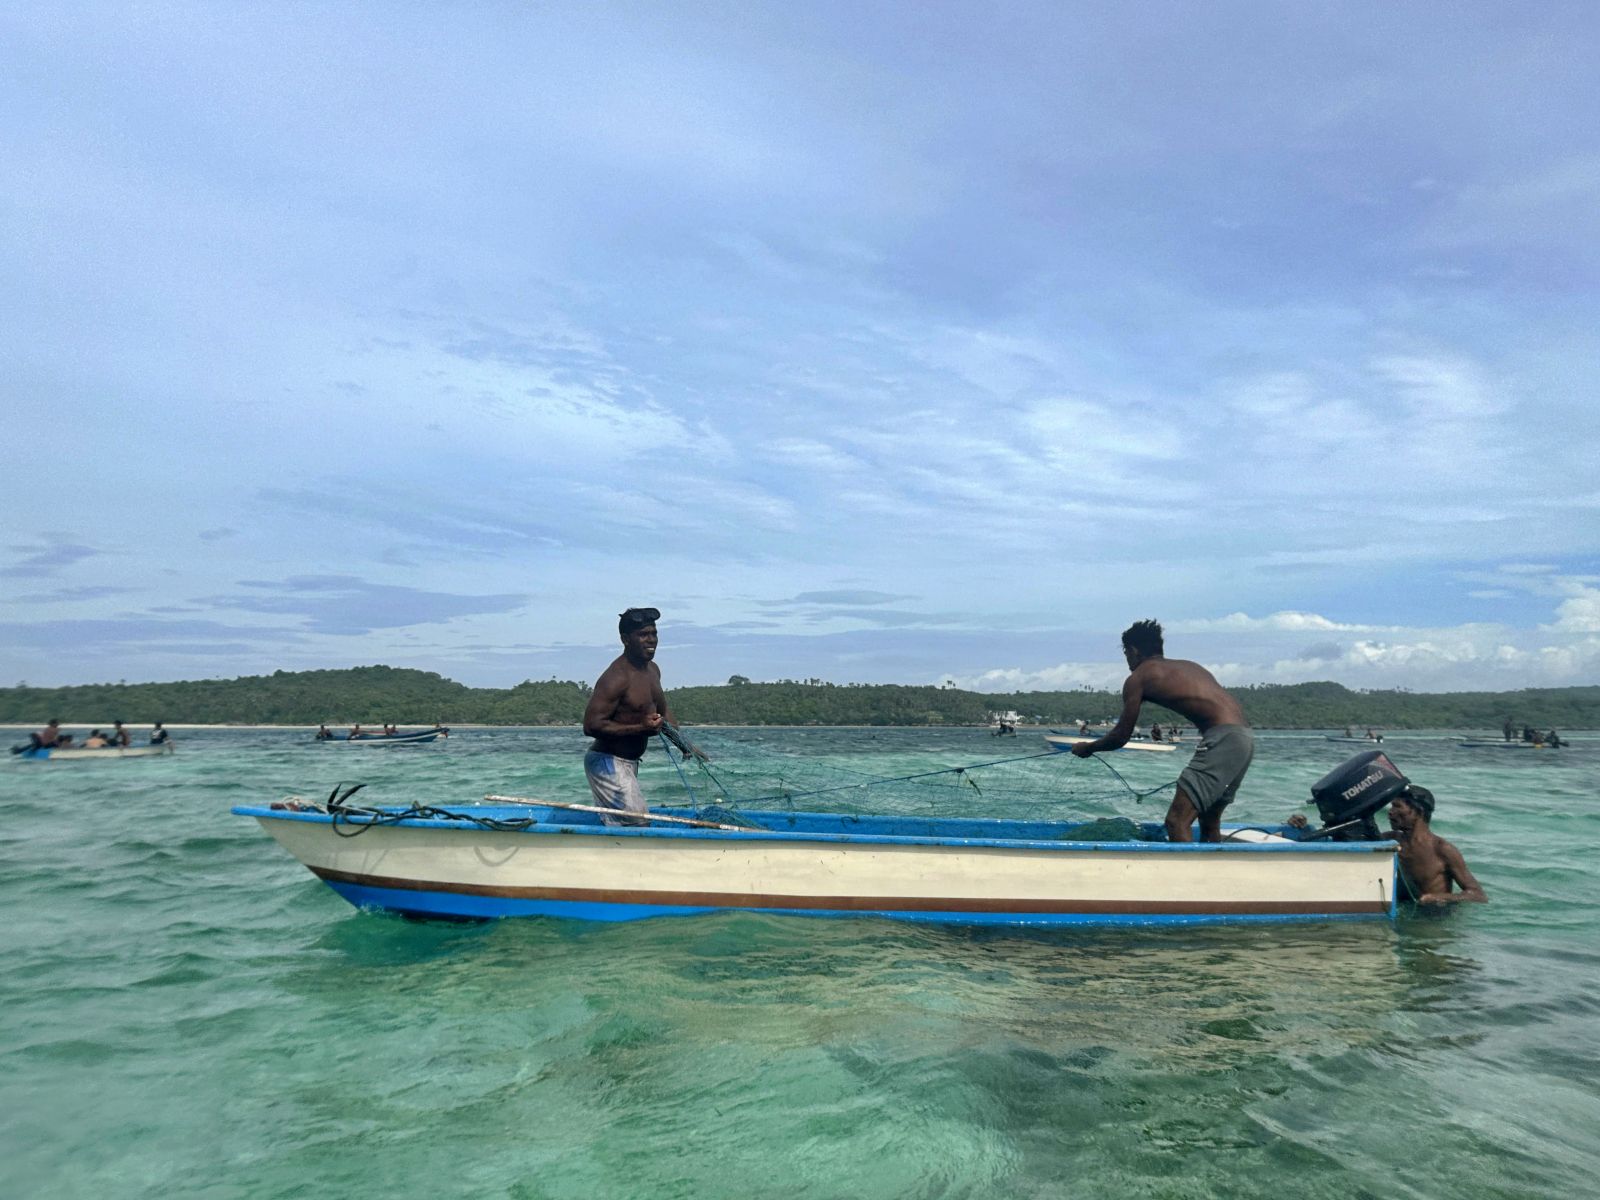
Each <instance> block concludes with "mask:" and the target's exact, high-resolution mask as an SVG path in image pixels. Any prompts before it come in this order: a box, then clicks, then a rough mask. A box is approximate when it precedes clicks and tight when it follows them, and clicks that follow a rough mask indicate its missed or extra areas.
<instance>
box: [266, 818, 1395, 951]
mask: <svg viewBox="0 0 1600 1200" xmlns="http://www.w3.org/2000/svg"><path fill="white" fill-rule="evenodd" d="M234 811H235V812H238V813H240V814H242V815H248V816H253V817H255V818H256V819H257V820H259V821H260V823H261V825H262V827H263V828H265V829H266V830H267V832H269V833H270V834H271V835H272V836H273V838H275V839H276V840H277V841H278V843H279V844H280V845H282V846H283V847H284V848H285V849H286V850H288V851H289V853H291V854H293V855H294V856H295V857H296V858H297V859H299V860H300V861H301V862H302V863H304V864H305V865H306V866H307V867H308V868H310V870H311V871H312V872H313V873H314V874H316V875H317V876H318V877H319V878H321V879H323V880H324V881H325V882H327V883H328V884H329V885H330V886H332V887H333V888H334V889H335V890H336V891H338V892H339V893H340V894H341V895H343V896H345V898H346V899H348V900H350V901H351V902H352V903H353V904H356V905H358V906H360V907H377V908H386V909H392V910H397V911H401V912H408V913H417V914H423V915H435V916H451V917H500V916H519V915H551V916H571V917H581V918H587V919H596V920H612V921H615V920H631V919H635V918H638V917H647V916H664V915H687V914H693V913H704V912H712V911H717V910H724V909H745V910H758V911H764V912H779V913H791V914H797V915H809V916H852V915H854V916H859V915H879V916H888V917H897V918H902V919H906V920H917V921H936V922H944V923H957V924H1006V925H1058V924H1084V923H1093V924H1130V923H1131V924H1148V923H1173V922H1178V923H1199V922H1217V921H1239V920H1269V921H1270V920H1279V921H1281V920H1326V919H1333V918H1352V917H1370V918H1382V917H1387V916H1391V915H1392V914H1393V911H1394V899H1395V891H1394V886H1395V885H1394V879H1395V854H1394V850H1393V847H1392V845H1389V844H1367V845H1351V844H1335V843H1327V842H1319V843H1311V844H1301V843H1296V842H1275V843H1269V844H1223V845H1203V844H1170V843H1144V842H1114V843H1104V842H1102V843H1092V842H1077V843H1073V842H1062V841H1036V840H1028V839H1017V838H972V837H963V838H951V837H915V836H886V835H877V834H870V833H869V834H851V833H843V834H839V833H835V834H827V833H818V832H793V833H790V832H781V831H765V830H763V831H758V832H749V833H746V832H740V833H724V832H711V831H706V830H701V829H692V830H685V829H676V828H662V827H641V828H620V827H607V826H601V825H597V824H596V825H563V824H558V823H555V821H554V820H549V821H542V822H541V824H538V825H534V826H532V827H531V828H529V829H527V830H523V831H495V830H485V829H480V828H474V827H462V826H461V825H459V824H456V823H453V822H447V821H416V820H407V821H404V822H402V823H400V824H388V825H384V824H375V825H372V826H371V827H370V828H366V829H363V830H361V832H360V833H359V834H358V835H357V836H355V837H349V836H340V834H339V833H336V832H335V831H334V828H333V826H332V824H331V823H330V821H329V819H328V818H327V817H326V816H324V815H322V814H317V813H280V812H277V811H273V810H267V809H261V808H239V809H235V810H234ZM462 811H466V812H495V813H498V814H500V815H502V816H504V815H506V814H507V812H508V811H515V812H518V813H519V815H523V816H526V815H528V813H529V811H530V810H526V809H524V810H504V809H501V810H489V809H466V810H462ZM531 811H537V810H531ZM794 817H797V818H807V819H809V818H810V817H811V815H810V814H794ZM831 820H833V821H834V822H835V823H837V824H839V826H840V827H853V828H863V827H866V828H870V827H871V823H872V822H874V821H879V822H890V821H892V820H893V819H890V818H843V819H842V820H841V819H840V818H831ZM852 821H853V822H854V825H847V824H846V823H848V822H852ZM802 823H803V822H802ZM904 824H905V822H903V821H902V822H900V825H902V826H903V825H904ZM1019 824H1020V823H1018V822H989V821H965V822H949V821H947V822H942V823H941V827H943V828H949V827H952V826H957V825H960V826H972V827H974V828H977V827H992V826H999V825H1006V826H1009V827H1016V826H1018V825H1019ZM357 827H358V826H357V825H351V824H343V829H342V832H343V833H345V834H348V833H350V832H352V831H354V830H355V829H356V828H357Z"/></svg>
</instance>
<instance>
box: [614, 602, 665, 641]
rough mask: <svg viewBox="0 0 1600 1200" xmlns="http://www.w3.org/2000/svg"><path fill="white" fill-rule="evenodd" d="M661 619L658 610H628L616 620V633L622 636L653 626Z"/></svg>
mask: <svg viewBox="0 0 1600 1200" xmlns="http://www.w3.org/2000/svg"><path fill="white" fill-rule="evenodd" d="M660 617H661V610H660V609H659V608H630V609H628V611H627V612H625V613H623V614H622V615H621V616H620V617H618V618H617V632H618V633H620V634H623V635H627V634H630V633H634V632H637V631H638V630H640V629H643V628H644V627H645V626H646V625H654V624H655V623H656V621H657V620H659V619H660Z"/></svg>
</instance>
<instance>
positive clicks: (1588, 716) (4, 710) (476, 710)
mask: <svg viewBox="0 0 1600 1200" xmlns="http://www.w3.org/2000/svg"><path fill="white" fill-rule="evenodd" d="M1230 690H1231V691H1232V692H1233V693H1234V694H1235V695H1236V696H1238V697H1239V699H1240V701H1241V702H1242V703H1243V704H1244V709H1245V712H1246V713H1247V714H1248V715H1249V717H1250V722H1251V724H1253V725H1254V726H1255V727H1256V728H1258V729H1336V728H1340V727H1342V726H1344V725H1353V726H1359V727H1361V729H1363V730H1364V729H1365V728H1367V727H1368V726H1372V727H1374V728H1383V729H1498V728H1499V727H1500V725H1501V723H1502V722H1503V721H1504V720H1505V719H1506V718H1507V717H1510V718H1512V719H1513V720H1514V721H1516V722H1517V724H1518V725H1521V724H1523V723H1528V724H1532V725H1535V726H1538V727H1539V728H1540V729H1549V728H1555V729H1560V730H1570V729H1592V728H1596V727H1600V687H1571V688H1527V689H1524V690H1521V691H1514V692H1439V693H1419V692H1408V691H1353V690H1351V689H1349V688H1346V687H1344V686H1343V685H1341V684H1337V683H1296V684H1258V685H1256V686H1253V687H1243V688H1238V687H1236V688H1232V689H1230ZM669 695H670V697H671V701H672V707H673V710H674V712H675V714H676V715H677V717H678V718H679V720H681V721H683V722H685V723H687V724H699V725H986V724H988V723H989V720H990V714H992V713H996V712H1004V711H1006V710H1013V711H1015V712H1017V713H1020V714H1021V715H1022V717H1023V719H1024V720H1025V721H1030V722H1033V723H1036V724H1040V725H1056V726H1062V725H1067V724H1069V723H1073V722H1076V721H1078V720H1088V721H1101V720H1103V719H1105V718H1108V717H1112V716H1114V715H1115V714H1116V713H1117V712H1118V710H1119V708H1120V706H1121V704H1120V698H1119V697H1118V696H1117V695H1115V694H1113V693H1111V692H1104V691H1093V690H1089V689H1081V690H1077V691H1068V692H1004V693H994V692H968V691H963V690H961V689H960V688H955V687H931V686H929V687H915V686H904V685H899V684H854V683H847V684H835V683H827V682H824V681H823V680H820V679H807V680H792V679H782V680H778V681H777V682H775V683H757V682H754V681H752V680H749V679H746V678H744V677H743V676H740V675H735V676H733V677H732V678H731V679H729V681H728V682H727V683H725V684H720V685H717V686H714V687H685V688H675V689H673V690H672V691H671V692H670V693H669ZM588 698H589V685H588V684H586V683H581V682H577V681H572V680H557V679H550V680H544V681H539V680H528V681H526V682H524V683H519V684H518V685H517V686H516V687H511V688H473V687H467V686H466V685H465V684H461V683H457V682H455V681H454V680H452V679H446V678H445V677H444V676H442V675H437V674H434V673H433V672H429V671H413V670H409V669H405V668H398V667H382V666H378V667H353V668H350V669H348V670H337V671H275V672H274V673H273V674H271V675H253V676H247V677H245V678H241V679H200V680H185V681H183V682H177V683H114V684H113V683H91V684H81V685H77V686H73V687H59V688H36V687H29V686H27V685H26V684H19V685H18V686H16V687H9V688H0V722H5V723H7V724H36V723H37V724H41V725H42V724H43V723H44V722H45V721H47V720H49V719H50V718H51V717H59V718H60V719H61V720H62V721H64V722H66V723H68V724H92V723H95V722H102V723H103V722H107V721H111V720H121V721H126V722H129V723H130V724H143V723H149V722H152V721H164V722H166V723H168V724H194V725H213V724H214V725H317V724H320V723H323V722H326V723H328V724H330V725H345V724H349V723H351V722H354V721H360V722H362V723H363V724H374V723H380V722H386V721H387V722H393V723H396V724H402V725H405V724H412V725H416V724H426V725H432V724H434V723H435V722H439V723H441V724H444V725H576V724H578V723H579V722H581V721H582V719H583V708H584V705H585V704H586V703H587V702H588ZM1143 719H1144V720H1145V721H1146V722H1148V721H1151V720H1157V721H1162V722H1166V721H1169V720H1171V719H1172V717H1171V714H1169V713H1168V712H1167V711H1166V710H1165V709H1161V708H1158V707H1156V706H1154V705H1150V706H1147V708H1146V711H1145V713H1144V714H1143Z"/></svg>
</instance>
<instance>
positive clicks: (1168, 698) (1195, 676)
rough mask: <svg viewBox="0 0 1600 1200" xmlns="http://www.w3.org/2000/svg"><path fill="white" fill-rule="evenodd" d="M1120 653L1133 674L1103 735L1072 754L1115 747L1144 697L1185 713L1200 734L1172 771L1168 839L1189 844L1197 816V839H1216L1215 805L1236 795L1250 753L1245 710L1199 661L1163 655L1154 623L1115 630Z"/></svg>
mask: <svg viewBox="0 0 1600 1200" xmlns="http://www.w3.org/2000/svg"><path fill="white" fill-rule="evenodd" d="M1122 653H1123V656H1124V657H1125V658H1126V659H1127V660H1128V668H1129V670H1130V671H1131V672H1132V673H1131V674H1130V675H1129V676H1128V679H1127V682H1126V683H1124V684H1123V685H1122V716H1121V717H1120V718H1119V719H1118V721H1117V723H1116V726H1115V727H1114V728H1113V729H1112V730H1111V732H1110V733H1108V734H1106V735H1105V736H1103V737H1100V738H1097V739H1095V740H1094V741H1092V742H1079V743H1078V744H1077V745H1075V746H1073V747H1072V752H1073V753H1074V754H1076V755H1077V756H1078V757H1079V758H1088V757H1089V755H1091V754H1094V753H1096V752H1098V751H1100V750H1115V749H1117V748H1118V747H1120V746H1122V745H1123V744H1124V743H1126V742H1127V740H1128V738H1129V736H1130V735H1131V734H1132V733H1133V729H1134V726H1135V725H1137V724H1138V721H1139V706H1140V705H1142V704H1143V703H1144V702H1145V701H1147V700H1148V701H1150V702H1151V703H1152V704H1159V705H1161V706H1162V707H1163V708H1170V709H1171V710H1172V711H1173V712H1175V713H1178V714H1179V715H1180V716H1183V717H1187V718H1188V719H1189V720H1190V721H1191V722H1192V723H1193V724H1194V727H1195V729H1196V730H1198V731H1199V733H1200V748H1199V749H1198V750H1196V751H1195V752H1194V757H1193V758H1192V759H1190V760H1189V765H1188V766H1187V767H1185V768H1184V770H1183V774H1182V775H1180V776H1178V793H1177V795H1176V796H1174V797H1173V800H1172V807H1171V808H1169V809H1167V840H1168V841H1169V842H1189V841H1193V840H1194V835H1193V830H1192V826H1193V825H1194V821H1195V818H1196V817H1198V818H1199V819H1200V840H1201V841H1203V842H1220V841H1221V840H1222V810H1223V809H1225V808H1227V807H1228V805H1229V804H1231V803H1232V802H1233V798H1234V796H1235V795H1237V794H1238V792H1239V784H1240V782H1241V781H1242V780H1243V779H1244V773H1245V772H1246V771H1248V770H1249V769H1250V760H1251V759H1252V758H1254V757H1255V752H1256V745H1255V735H1254V734H1252V733H1251V732H1250V725H1249V723H1248V722H1247V721H1246V720H1245V719H1244V709H1242V708H1240V707H1239V702H1238V701H1237V700H1235V699H1234V698H1233V697H1232V696H1230V695H1228V693H1227V692H1226V691H1224V690H1223V687H1222V685H1221V684H1220V683H1218V682H1217V681H1216V679H1215V678H1214V677H1213V676H1212V674H1211V672H1210V671H1208V670H1206V669H1205V668H1204V667H1202V666H1201V665H1200V664H1199V663H1194V662H1189V661H1188V660H1186V659H1182V658H1166V657H1165V656H1164V655H1163V653H1162V641H1161V625H1160V623H1159V622H1157V621H1137V622H1135V623H1134V624H1132V625H1130V626H1128V628H1127V629H1126V630H1124V631H1123V634H1122Z"/></svg>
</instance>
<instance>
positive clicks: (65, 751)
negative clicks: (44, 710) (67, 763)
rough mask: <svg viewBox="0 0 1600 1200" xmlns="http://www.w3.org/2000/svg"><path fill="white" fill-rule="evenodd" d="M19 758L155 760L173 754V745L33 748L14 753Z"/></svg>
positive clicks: (39, 759)
mask: <svg viewBox="0 0 1600 1200" xmlns="http://www.w3.org/2000/svg"><path fill="white" fill-rule="evenodd" d="M13 753H14V754H15V755H16V757H17V758H26V759H33V760H35V761H43V760H46V759H48V760H49V761H51V762H55V761H56V760H57V759H61V760H69V759H97V760H98V759H103V758H155V757H157V756H159V755H162V754H171V753H172V743H171V742H163V743H162V744H161V745H159V746H97V747H93V748H91V747H89V746H32V747H29V748H28V749H26V750H16V751H13Z"/></svg>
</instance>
